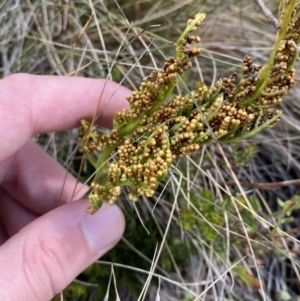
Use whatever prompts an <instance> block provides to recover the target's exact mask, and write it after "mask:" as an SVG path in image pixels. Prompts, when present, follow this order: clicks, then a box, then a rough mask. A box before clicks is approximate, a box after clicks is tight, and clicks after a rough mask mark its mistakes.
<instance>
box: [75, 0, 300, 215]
mask: <svg viewBox="0 0 300 301" xmlns="http://www.w3.org/2000/svg"><path fill="white" fill-rule="evenodd" d="M285 2H286V5H285V7H284V8H285V9H284V11H283V10H281V12H280V14H281V17H280V20H281V24H282V27H281V28H280V29H279V30H278V34H277V39H276V43H275V45H274V50H273V52H272V53H271V55H270V59H269V61H268V62H267V64H266V65H265V66H263V67H262V66H259V65H255V64H254V63H253V62H252V59H251V57H250V56H245V58H244V60H243V67H242V73H241V75H239V74H238V73H237V72H235V73H233V74H232V75H231V76H229V77H226V78H222V79H220V80H218V81H217V82H216V83H215V84H214V86H213V87H212V88H211V89H208V87H207V86H206V85H204V84H203V85H202V86H201V87H200V88H198V89H196V90H194V91H192V92H190V93H189V94H187V95H173V96H171V93H172V91H173V89H174V87H175V85H176V83H177V80H178V77H179V76H180V74H182V73H183V72H185V71H186V70H188V69H190V68H191V66H192V62H191V58H192V57H195V56H197V55H199V54H200V49H199V48H197V47H194V46H192V44H194V43H199V42H200V37H198V36H197V35H195V34H194V33H193V34H191V32H192V31H194V30H195V29H196V28H197V27H198V26H199V25H200V24H201V23H202V21H203V20H204V17H205V15H204V14H197V15H196V16H195V18H193V19H190V20H189V21H188V23H187V28H186V30H185V31H184V32H183V34H182V35H181V36H180V37H179V39H178V41H177V43H176V57H170V58H168V59H167V60H166V62H165V63H164V66H163V70H162V71H153V72H152V73H151V74H150V75H149V76H147V77H146V78H145V79H144V80H143V82H142V83H141V85H140V88H139V90H137V91H133V92H132V94H131V95H130V96H127V97H126V99H127V101H128V102H129V104H130V109H128V110H123V111H121V112H118V113H116V116H115V118H114V129H113V130H112V131H110V132H108V133H103V132H101V131H99V130H97V129H96V130H92V129H91V125H90V124H89V123H88V122H87V121H86V120H82V121H81V132H80V137H81V139H82V146H81V151H82V152H83V153H87V154H89V156H90V158H91V162H93V161H94V159H93V158H92V156H93V153H94V151H98V152H99V157H98V160H97V161H96V162H94V165H95V167H96V169H97V174H96V176H95V178H94V181H93V183H92V185H91V187H92V192H91V193H90V194H89V200H90V202H91V206H90V207H89V209H88V212H91V213H94V212H95V211H96V210H97V209H98V208H99V207H100V206H101V204H102V202H103V201H107V202H109V203H114V202H115V201H116V200H117V198H118V196H119V195H120V194H121V192H122V187H127V189H128V191H129V198H130V199H131V200H132V201H136V200H137V198H138V196H139V195H145V196H147V197H151V196H152V195H153V194H154V192H155V190H156V188H157V186H158V185H159V181H160V180H162V179H164V178H165V176H166V175H167V173H168V169H169V167H170V166H171V164H172V162H174V160H175V159H176V158H177V157H182V156H185V155H188V154H190V153H192V152H195V151H197V150H198V149H199V148H200V147H201V146H202V145H204V144H206V143H209V142H210V141H214V140H218V141H222V142H232V141H238V140H241V139H245V138H248V137H250V136H253V135H254V134H256V133H257V132H259V131H260V130H262V129H263V128H265V127H268V126H273V125H274V124H275V123H276V121H277V120H278V119H279V116H280V113H281V112H280V110H278V109H275V108H273V107H274V106H276V105H278V104H279V103H280V102H281V101H282V96H284V95H285V94H287V92H288V90H289V89H290V88H291V87H292V86H293V84H294V80H293V78H294V75H295V70H294V69H293V68H292V67H293V64H294V62H295V60H296V58H297V46H296V43H297V42H298V39H299V35H298V32H299V24H300V22H299V18H298V14H299V5H298V4H297V5H296V6H295V4H293V3H292V4H287V2H288V1H285ZM290 2H292V1H290ZM297 3H298V2H297ZM291 5H294V6H293V7H292V6H291ZM287 19H289V21H290V22H288V23H287V24H288V26H286V29H285V30H284V28H283V25H284V24H285V22H286V20H287ZM168 99H169V100H168ZM113 152H115V156H114V160H113V162H112V163H109V160H108V159H109V158H110V156H111V155H112V153H113Z"/></svg>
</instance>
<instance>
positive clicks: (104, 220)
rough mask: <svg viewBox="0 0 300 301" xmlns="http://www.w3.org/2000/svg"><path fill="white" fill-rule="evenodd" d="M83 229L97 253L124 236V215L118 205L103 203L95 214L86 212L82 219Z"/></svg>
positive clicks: (94, 251) (106, 249)
mask: <svg viewBox="0 0 300 301" xmlns="http://www.w3.org/2000/svg"><path fill="white" fill-rule="evenodd" d="M82 230H83V233H84V235H85V237H86V240H87V242H88V245H89V246H90V248H91V251H92V252H93V253H95V254H98V255H102V253H104V252H106V251H108V250H109V249H111V248H112V247H113V246H114V245H115V244H116V243H117V242H118V241H119V240H120V238H121V237H122V235H123V231H124V217H123V214H122V212H121V210H120V209H119V208H118V207H117V206H116V205H108V204H103V206H102V207H101V209H100V210H99V211H98V212H97V213H95V214H94V215H90V214H88V213H87V214H85V216H84V217H83V220H82Z"/></svg>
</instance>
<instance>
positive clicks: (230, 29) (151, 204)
mask: <svg viewBox="0 0 300 301" xmlns="http://www.w3.org/2000/svg"><path fill="white" fill-rule="evenodd" d="M275 2H278V1H265V3H266V5H267V6H268V7H269V8H270V9H271V10H272V11H273V12H275V13H276V3H275ZM0 7H1V9H0V55H1V61H0V74H1V77H4V76H8V75H9V74H13V73H17V72H28V73H32V74H54V75H65V76H85V77H92V78H97V77H104V78H108V79H112V80H115V81H117V82H122V84H123V85H126V86H127V87H129V88H130V89H136V88H137V87H138V86H139V83H140V81H141V80H142V78H144V77H145V76H146V75H148V74H149V73H150V72H151V70H153V69H156V68H162V62H163V60H164V58H165V57H167V56H168V55H170V54H172V53H173V49H174V47H173V44H172V43H173V42H174V41H175V40H176V38H177V37H178V35H179V34H180V33H181V31H182V29H183V28H184V27H185V23H186V19H187V18H188V17H190V16H192V15H194V14H195V13H196V12H205V13H206V14H207V19H206V21H205V23H204V24H203V25H202V26H201V28H200V29H199V31H200V36H201V39H202V41H201V47H202V48H203V51H202V54H201V56H200V58H197V59H195V61H194V67H193V69H192V70H191V71H189V73H188V75H184V76H183V80H184V81H185V82H186V83H187V87H184V86H183V85H178V87H177V89H178V91H183V90H184V89H192V88H193V87H195V85H197V84H199V83H200V82H201V81H203V82H206V83H207V84H209V83H212V84H213V83H214V82H215V81H216V80H217V79H218V78H220V77H222V76H225V75H229V74H231V73H232V72H233V71H239V70H240V69H239V68H241V66H242V64H241V62H242V59H243V57H244V55H245V54H250V55H251V56H252V57H253V60H254V61H255V62H256V63H262V62H265V61H266V59H267V57H268V54H269V52H270V50H271V47H272V45H273V41H274V38H275V33H276V30H275V28H274V27H273V25H272V24H271V23H270V22H269V21H268V20H267V19H266V18H265V16H264V15H263V14H262V13H261V12H260V10H259V8H258V7H257V6H256V5H255V3H254V1H253V2H252V1H250V2H249V1H246V0H240V1H237V0H235V1H234V0H226V1H205V0H196V1H195V0H193V1H192V0H186V1H177V0H168V1H163V0H160V1H159V0H158V1H150V0H148V1H147V0H143V1H122V0H115V1H110V0H106V1H105V0H104V1H92V0H90V1H70V2H67V1H53V2H47V1H45V0H43V1H30V0H28V1H20V2H18V4H16V2H15V1H12V0H7V1H6V2H5V3H3V4H1V6H0ZM298 68H299V63H297V66H296V69H298ZM296 76H298V78H299V75H296ZM299 91H300V90H299V83H298V82H296V85H295V88H294V89H293V90H292V91H291V93H290V94H289V96H288V97H286V98H285V99H284V102H283V104H282V109H283V111H284V114H283V116H282V118H281V121H280V122H279V123H278V125H276V127H275V128H270V129H267V130H264V131H263V132H262V133H261V134H259V135H258V136H256V137H254V138H253V139H251V141H245V142H243V143H241V144H240V145H234V146H228V145H220V144H212V145H210V146H206V147H203V149H201V150H200V151H199V152H198V153H197V154H195V155H192V156H191V157H189V158H187V159H182V160H180V161H179V162H178V164H177V165H176V166H174V167H173V168H172V169H171V171H170V176H169V179H168V181H167V182H166V183H162V184H161V186H160V188H159V190H158V192H157V194H156V195H155V197H154V198H152V199H151V200H147V199H145V198H142V199H141V200H140V201H139V202H138V203H137V204H136V205H133V204H132V203H130V202H128V201H127V200H126V193H124V195H123V196H122V200H120V205H121V206H122V207H123V209H124V212H126V218H127V232H126V233H125V237H124V239H123V240H122V242H121V243H120V244H119V246H118V247H116V249H115V250H113V251H111V252H110V254H108V255H107V256H106V257H104V258H103V259H101V260H100V261H99V262H97V263H95V264H94V265H93V266H92V267H90V268H89V269H88V270H87V271H86V272H85V273H84V274H82V275H81V276H80V277H79V279H78V280H77V281H76V282H75V283H74V284H73V286H71V287H70V288H69V290H68V291H66V292H65V293H64V296H65V297H66V298H67V299H68V300H78V298H79V297H76V295H80V294H82V295H81V297H80V298H81V299H80V300H88V298H93V296H94V294H95V290H96V289H95V287H94V285H91V283H93V284H96V286H97V288H98V294H99V295H100V296H102V298H103V296H104V294H105V293H106V299H105V300H113V299H117V298H116V297H115V296H119V299H120V300H296V298H300V291H299V280H300V277H299V254H300V253H299V252H300V248H299V231H298V232H297V231H295V233H294V232H293V229H295V228H296V227H299V226H300V217H299V212H297V211H295V212H293V215H294V221H293V222H290V223H286V224H284V225H283V226H282V227H281V230H282V231H283V232H281V233H282V236H279V235H278V236H276V235H274V236H273V237H272V236H271V235H270V232H271V230H272V229H273V228H274V226H275V225H276V222H277V221H278V218H279V215H280V212H282V207H280V206H279V203H278V198H280V199H281V200H282V201H285V200H289V199H290V198H292V197H294V196H295V195H299V194H300V191H299V182H300V181H299V179H300V165H299V162H300V160H299V159H300V158H299V156H300V152H299V150H300V142H299V141H300V139H299V136H300V134H299V133H300V122H299V115H300V114H299V99H300V95H299V93H300V92H299ZM36 140H37V142H38V143H40V144H41V145H42V147H43V148H44V149H45V150H46V151H48V152H49V153H50V154H51V155H53V156H54V157H55V158H56V159H57V160H59V161H60V162H61V163H62V164H63V165H64V166H66V167H68V169H69V170H70V171H71V172H72V173H73V174H75V175H77V172H78V170H79V165H80V162H81V157H80V156H79V155H78V153H77V143H78V140H77V131H76V130H72V131H69V132H65V133H60V134H45V135H40V136H39V137H36ZM83 167H84V168H83V171H82V174H81V175H80V177H81V179H82V180H86V179H87V178H88V177H89V175H90V174H91V169H90V166H89V164H88V163H87V162H84V165H83ZM262 183H265V184H262ZM270 183H272V185H273V186H272V185H271V186H270V185H268V184H270ZM184 212H186V214H190V215H187V219H186V220H185V219H184V218H183V213H184ZM276 212H279V213H278V214H274V213H276ZM133 231H134V232H133ZM121 254H122V256H121ZM111 260H113V261H114V263H113V264H112V263H111ZM241 271H242V272H241ZM246 272H247V273H249V274H246V281H245V278H243V276H241V273H246ZM249 275H252V276H249ZM243 280H244V281H243ZM247 281H249V282H248V283H247ZM98 285H99V287H98ZM284 294H285V296H286V298H288V296H290V299H284Z"/></svg>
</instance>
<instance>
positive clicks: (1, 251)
mask: <svg viewBox="0 0 300 301" xmlns="http://www.w3.org/2000/svg"><path fill="white" fill-rule="evenodd" d="M87 206H88V204H87V201H84V200H83V201H78V202H74V203H70V204H66V205H64V206H61V207H58V208H56V209H54V210H52V211H50V212H48V213H47V214H45V215H43V216H41V217H40V218H38V219H36V220H35V221H33V222H32V223H30V224H29V225H27V226H26V227H24V228H23V229H22V230H20V231H19V232H18V233H17V234H15V235H14V236H12V237H11V238H10V239H9V240H8V241H7V242H6V243H5V244H3V245H2V246H1V247H0V266H1V276H0V287H1V290H0V300H20V301H23V300H24V301H26V300H30V301H33V300H34V301H46V300H49V299H51V298H52V297H53V296H54V295H56V294H57V293H59V292H60V291H61V290H63V289H64V288H65V287H66V286H67V285H68V284H69V283H70V282H71V281H72V280H73V279H74V278H75V277H76V276H77V275H78V274H79V273H80V272H81V271H82V270H84V269H85V268H86V267H87V266H88V265H90V264H91V263H92V262H93V261H95V260H97V259H98V258H99V257H100V256H102V255H103V254H104V253H105V252H107V251H108V250H109V249H111V248H112V247H113V246H114V245H115V244H116V243H117V242H118V240H119V239H120V238H121V236H122V234H123V231H124V227H125V222H124V216H123V214H122V212H121V210H120V209H119V207H117V206H116V205H113V206H112V205H107V204H104V205H103V206H102V208H101V209H100V210H99V211H98V212H97V213H96V214H95V215H93V216H91V215H89V214H86V213H85V212H84V210H85V208H86V207H87Z"/></svg>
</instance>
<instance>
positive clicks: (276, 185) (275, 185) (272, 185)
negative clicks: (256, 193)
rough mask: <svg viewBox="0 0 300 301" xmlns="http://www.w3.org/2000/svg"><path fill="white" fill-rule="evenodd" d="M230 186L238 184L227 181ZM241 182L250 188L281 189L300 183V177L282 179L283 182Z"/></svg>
mask: <svg viewBox="0 0 300 301" xmlns="http://www.w3.org/2000/svg"><path fill="white" fill-rule="evenodd" d="M224 184H226V185H228V186H236V185H237V184H236V183H235V182H226V183H224ZM239 184H240V185H241V186H243V187H249V188H258V189H264V190H265V189H266V190H269V189H271V190H272V189H279V188H281V187H287V186H291V185H297V186H298V185H300V179H296V180H289V181H282V182H272V183H247V182H239Z"/></svg>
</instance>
